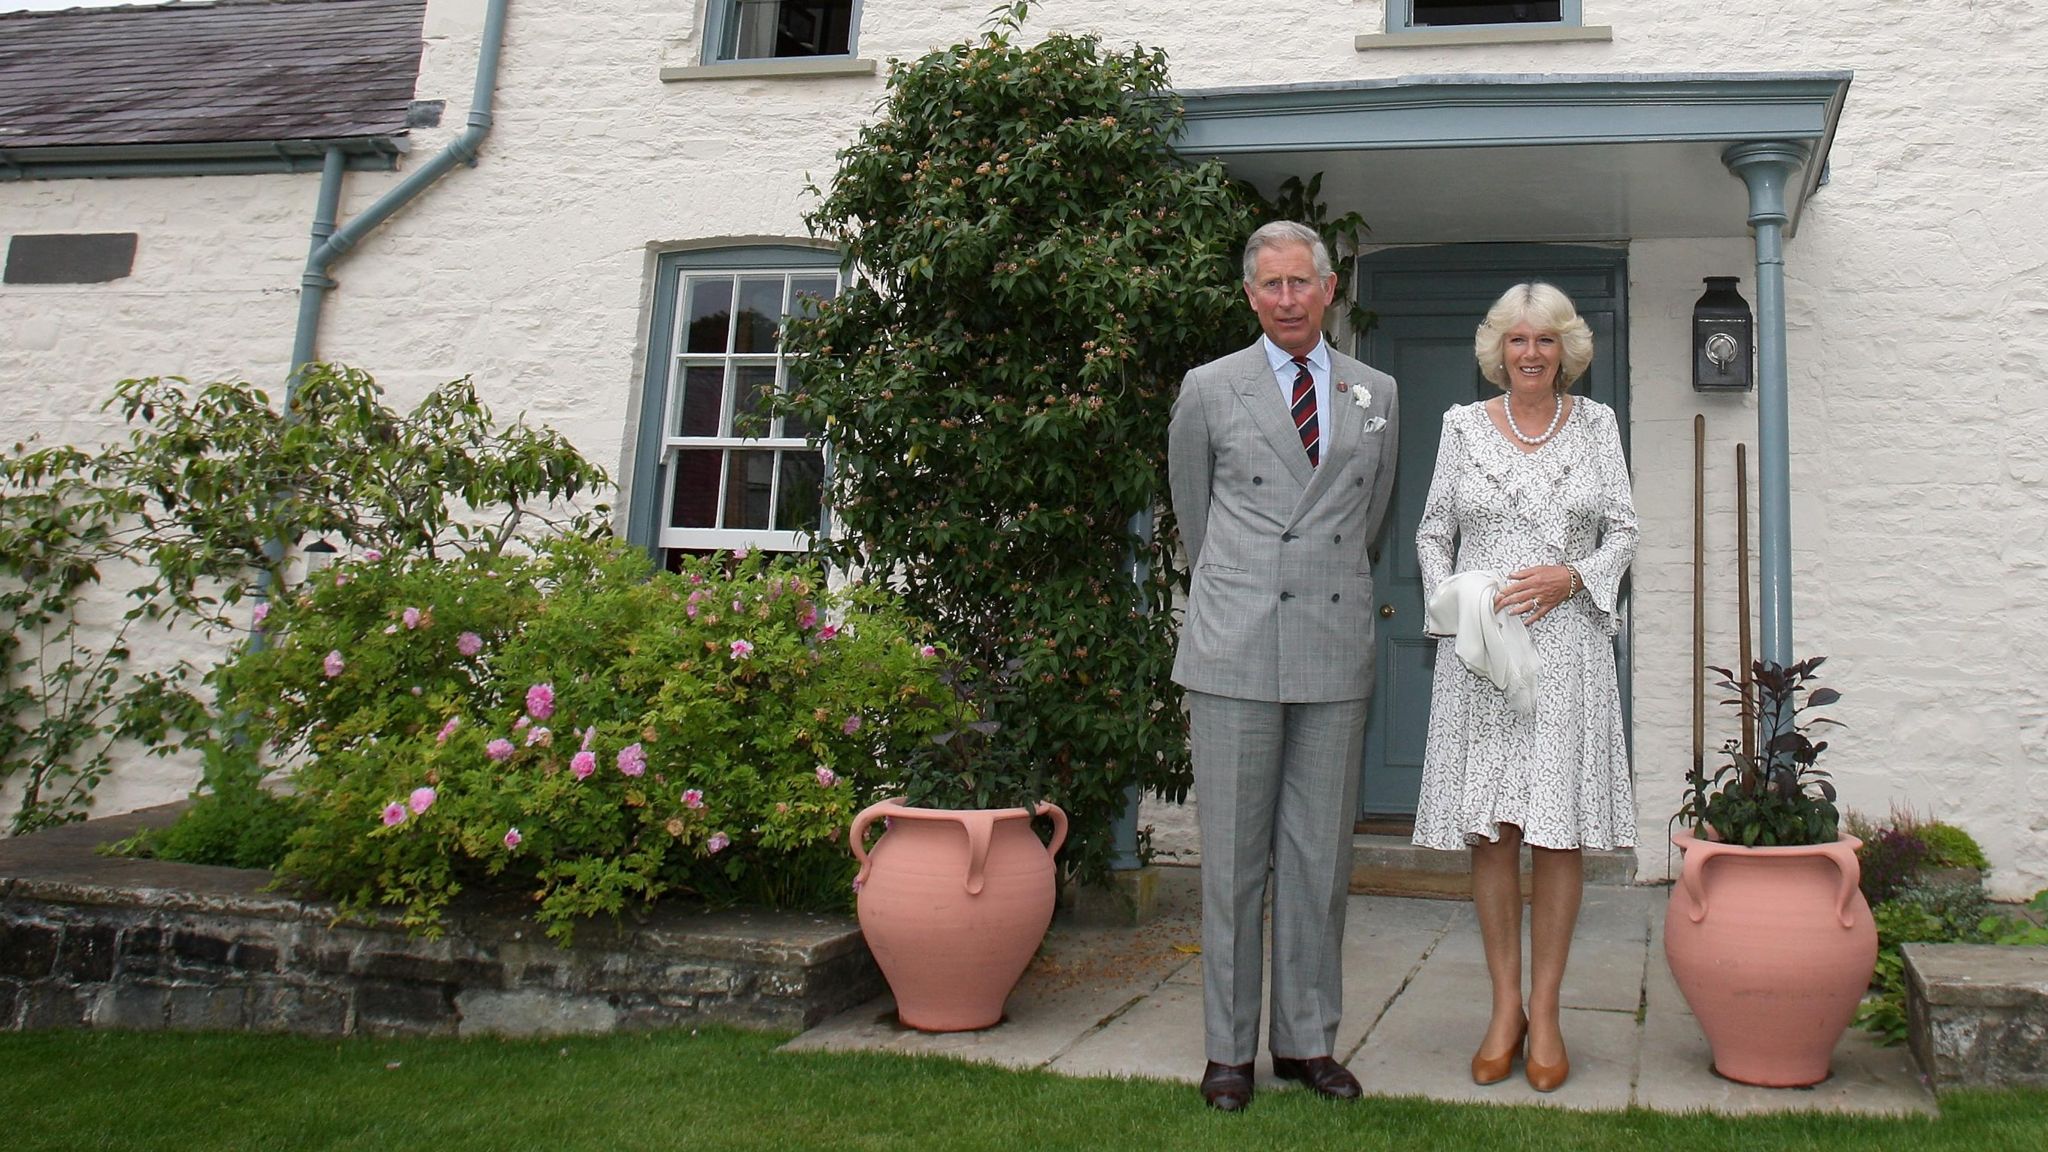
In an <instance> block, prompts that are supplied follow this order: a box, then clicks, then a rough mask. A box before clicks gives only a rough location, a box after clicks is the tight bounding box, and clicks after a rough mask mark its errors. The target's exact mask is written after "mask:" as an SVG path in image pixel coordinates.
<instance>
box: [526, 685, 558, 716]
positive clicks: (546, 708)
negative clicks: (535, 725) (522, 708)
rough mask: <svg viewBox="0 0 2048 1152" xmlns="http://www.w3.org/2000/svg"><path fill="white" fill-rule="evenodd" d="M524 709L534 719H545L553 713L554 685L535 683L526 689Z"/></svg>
mask: <svg viewBox="0 0 2048 1152" xmlns="http://www.w3.org/2000/svg"><path fill="white" fill-rule="evenodd" d="M526 711H527V712H528V713H529V714H531V715H532V716H533V718H534V719H535V720H545V719H547V718H548V717H550V716H553V715H554V714H555V686H554V685H553V684H535V685H534V686H533V687H531V688H528V689H527V690H526Z"/></svg>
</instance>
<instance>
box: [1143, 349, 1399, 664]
mask: <svg viewBox="0 0 2048 1152" xmlns="http://www.w3.org/2000/svg"><path fill="white" fill-rule="evenodd" d="M1360 388H1363V389H1365V390H1366V394H1367V396H1368V397H1369V398H1370V399H1369V401H1368V402H1367V403H1366V404H1365V405H1364V406H1363V407H1361V406H1360V405H1359V404H1358V403H1357V401H1356V397H1357V395H1358V390H1359V389H1360ZM1329 396H1330V402H1329V411H1328V412H1327V413H1325V414H1324V415H1323V417H1322V433H1323V435H1322V443H1321V446H1320V450H1321V454H1322V463H1321V465H1320V466H1319V467H1311V466H1310V464H1309V462H1308V453H1307V452H1305V451H1303V449H1302V446H1301V439H1300V436H1299V434H1298V433H1297V432H1296V431H1295V428H1294V421H1293V419H1292V417H1291V416H1290V415H1289V413H1288V410H1287V403H1286V401H1285V400H1284V399H1283V398H1282V397H1281V395H1280V388H1279V385H1278V384H1276V383H1275V381H1274V378H1273V370H1272V367H1271V365H1270V364H1269V363H1268V362H1267V359H1266V352H1265V347H1264V345H1263V343H1254V344H1253V345H1252V346H1251V347H1249V348H1247V349H1245V350H1243V351H1241V352H1234V353H1232V354H1230V355H1228V356H1225V357H1223V358H1221V359H1218V360H1213V361H1211V362H1209V363H1207V364H1204V365H1202V366H1201V367H1199V368H1196V369H1194V370H1193V371H1191V372H1189V373H1188V374H1187V376H1186V377H1185V378H1184V379H1182V381H1181V386H1180V395H1179V397H1178V398H1177V399H1176V400H1175V401H1174V405H1173V419H1172V423H1171V425H1170V427H1169V431H1168V456H1167V460H1168V476H1169V481H1170V485H1171V488H1172V496H1173V512H1174V518H1175V519H1176V520H1177V521H1179V523H1180V533H1181V542H1182V544H1183V546H1184V547H1185V548H1186V550H1187V556H1188V563H1189V565H1190V566H1191V567H1192V568H1193V570H1194V577H1193V586H1192V588H1191V589H1190V592H1189V597H1188V608H1187V617H1186V619H1185V620H1184V621H1183V622H1182V624H1181V635H1180V649H1179V652H1178V653H1177V655H1176V657H1175V659H1174V665H1173V678H1174V680H1175V681H1176V682H1177V683H1179V684H1180V685H1182V686H1183V687H1186V688H1189V689H1192V690H1194V691H1197V692H1207V693H1210V694H1212V695H1217V696H1229V697H1234V698H1237V699H1243V700H1267V701H1280V702H1285V703H1322V702H1327V701H1334V700H1356V699H1362V698H1364V697H1366V696H1369V695H1371V693H1372V687H1373V653H1374V646H1373V622H1374V621H1373V588H1372V571H1371V564H1370V562H1369V561H1368V560H1367V558H1366V549H1367V546H1368V545H1369V544H1370V543H1371V541H1372V538H1373V536H1374V535H1375V534H1376V533H1377V532H1378V531H1379V527H1380V518H1381V517H1382V516H1383V515H1385V513H1386V509H1387V499H1388V496H1389V495H1390V494H1391V493H1392V491H1393V486H1394V449H1395V436H1396V432H1397V430H1398V428H1399V426H1400V420H1399V418H1398V417H1399V411H1398V405H1397V401H1396V397H1395V391H1394V379H1393V377H1391V376H1388V375H1387V374H1386V373H1384V372H1380V371H1377V370H1375V369H1373V368H1369V367H1367V366H1366V365H1364V364H1363V363H1361V362H1359V361H1357V360H1354V359H1352V358H1351V357H1349V356H1345V355H1343V354H1341V353H1339V352H1337V351H1336V350H1335V349H1334V348H1333V349H1331V351H1330V388H1329Z"/></svg>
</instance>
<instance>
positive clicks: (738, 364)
mask: <svg viewBox="0 0 2048 1152" xmlns="http://www.w3.org/2000/svg"><path fill="white" fill-rule="evenodd" d="M656 273H657V276H658V280H657V281H656V286H655V303H654V307H655V313H654V316H653V317H652V318H651V322H650V324H649V340H648V349H649V353H648V371H647V393H646V396H645V398H644V403H643V405H642V414H641V421H640V429H639V440H638V450H637V452H636V454H635V461H636V463H635V466H634V469H633V480H632V482H633V485H634V487H633V491H632V493H631V498H630V501H629V506H630V507H631V509H632V513H631V515H630V516H629V520H628V525H627V535H628V538H630V539H633V540H634V541H635V542H637V543H640V544H643V545H645V546H647V547H649V548H652V549H655V550H656V554H657V556H658V557H660V558H661V559H663V560H664V561H667V560H670V559H672V558H673V555H674V554H677V553H688V552H700V551H708V550H713V549H731V548H738V547H742V546H744V547H748V548H764V549H768V550H771V551H798V550H802V549H804V548H808V547H809V546H810V541H811V540H812V539H813V538H814V537H816V536H817V535H819V534H820V533H822V532H823V531H825V528H826V520H825V517H826V510H825V507H824V479H825V458H824V452H823V450H822V448H821V447H820V446H818V445H817V444H814V443H812V442H811V440H810V439H809V437H810V435H811V433H812V429H810V428H807V427H804V426H803V425H802V424H800V423H799V422H798V420H797V418H795V417H784V416H770V415H768V414H767V413H766V412H765V411H764V410H763V407H764V405H763V401H764V399H765V398H766V397H767V396H768V395H770V394H771V393H775V392H780V391H785V390H788V389H790V388H791V387H793V381H794V380H795V379H796V377H797V375H798V373H799V372H800V370H801V366H800V364H799V362H797V361H796V360H795V359H794V358H792V357H790V356H788V355H785V354H784V352H783V348H782V327H783V321H784V320H785V319H786V318H788V317H789V316H791V315H795V314H799V313H801V312H803V311H804V310H806V309H807V308H811V307H814V306H815V304H816V302H817V301H819V300H825V299H830V298H831V297H833V296H835V295H837V294H838V291H839V286H840V282H841V280H840V269H839V254H838V253H837V252H836V251H834V250H831V249H819V248H805V247H796V246H788V247H783V246H758V247H748V248H726V249H708V250H695V251H687V252H672V253H668V254H665V255H664V256H662V257H661V258H660V260H659V261H658V263H657V268H656Z"/></svg>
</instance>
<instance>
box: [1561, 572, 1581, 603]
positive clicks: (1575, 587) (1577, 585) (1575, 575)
mask: <svg viewBox="0 0 2048 1152" xmlns="http://www.w3.org/2000/svg"><path fill="white" fill-rule="evenodd" d="M1564 573H1565V575H1566V576H1569V577H1571V581H1572V584H1571V589H1572V590H1571V591H1569V592H1567V593H1565V594H1564V598H1565V599H1567V600H1569V599H1571V598H1572V597H1574V596H1577V595H1578V594H1579V590H1580V589H1582V588H1584V587H1585V586H1586V582H1585V580H1583V579H1582V578H1580V576H1579V570H1578V569H1577V568H1574V567H1572V566H1571V565H1569V564H1567V565H1565V566H1564Z"/></svg>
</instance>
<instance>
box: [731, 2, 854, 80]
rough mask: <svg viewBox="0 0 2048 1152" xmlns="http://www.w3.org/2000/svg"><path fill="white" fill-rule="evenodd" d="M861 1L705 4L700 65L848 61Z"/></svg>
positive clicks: (852, 49) (851, 53) (851, 50)
mask: <svg viewBox="0 0 2048 1152" xmlns="http://www.w3.org/2000/svg"><path fill="white" fill-rule="evenodd" d="M860 8H861V0H704V62H705V63H706V64H719V63H731V62H733V61H738V60H790V59H796V60H802V59H816V58H820V57H824V58H834V57H850V56H852V55H853V51H854V47H855V44H856V42H857V41H858V39H859V33H860Z"/></svg>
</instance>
